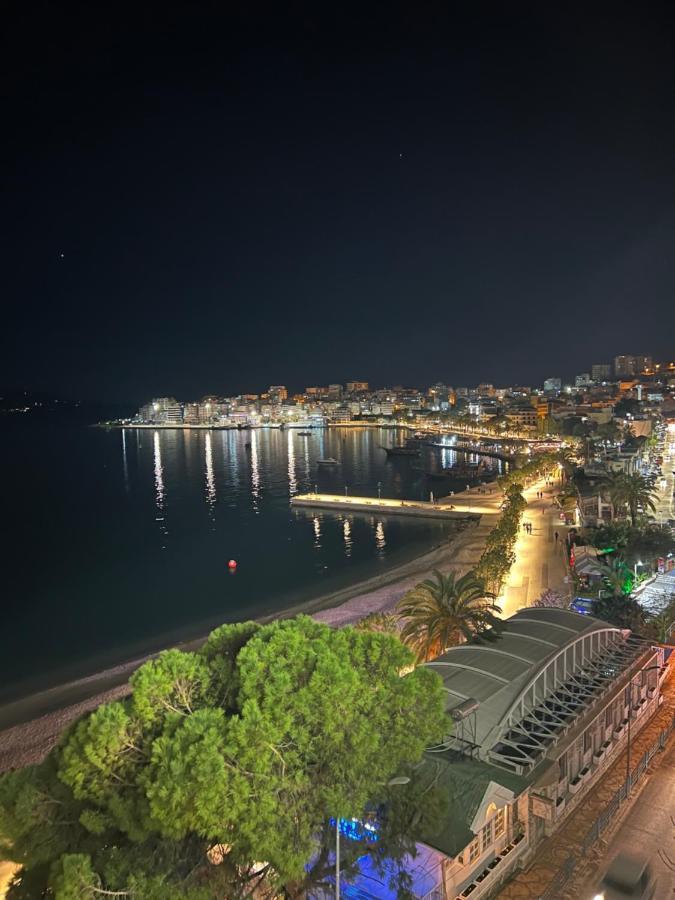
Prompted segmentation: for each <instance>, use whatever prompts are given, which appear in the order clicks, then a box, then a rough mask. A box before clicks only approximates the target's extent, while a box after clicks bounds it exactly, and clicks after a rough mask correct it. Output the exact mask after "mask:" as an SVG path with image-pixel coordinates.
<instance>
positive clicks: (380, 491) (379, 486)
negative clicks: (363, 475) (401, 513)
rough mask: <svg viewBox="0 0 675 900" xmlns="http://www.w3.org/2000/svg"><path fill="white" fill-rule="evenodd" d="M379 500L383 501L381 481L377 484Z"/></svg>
mask: <svg viewBox="0 0 675 900" xmlns="http://www.w3.org/2000/svg"><path fill="white" fill-rule="evenodd" d="M377 499H378V500H381V499H382V482H381V481H378V482H377Z"/></svg>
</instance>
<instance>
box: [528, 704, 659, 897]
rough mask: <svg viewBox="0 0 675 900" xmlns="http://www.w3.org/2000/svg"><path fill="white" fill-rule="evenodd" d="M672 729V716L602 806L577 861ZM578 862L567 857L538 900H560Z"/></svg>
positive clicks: (600, 832) (571, 857) (616, 809)
mask: <svg viewBox="0 0 675 900" xmlns="http://www.w3.org/2000/svg"><path fill="white" fill-rule="evenodd" d="M674 729H675V715H674V716H673V718H672V719H671V721H670V723H669V724H668V725H667V726H666V727H665V728H664V729H663V730H662V731H661V733H660V734H659V736H658V737H657V739H656V740H655V741H654V743H653V744H652V745H651V747H649V749H648V750H645V752H644V753H643V754H642V756H641V757H640V761H639V762H638V764H637V765H636V766H635V768H634V769H633V771H632V772H631V773H630V776H629V778H627V779H626V780H625V781H624V782H623V784H622V785H620V787H619V788H618V789H617V790H616V791H615V793H614V796H613V797H612V799H611V800H610V801H609V803H608V804H607V806H605V808H604V809H603V810H602V812H601V813H600V815H599V816H598V817H597V819H596V820H595V822H594V823H593V824H592V825H591V827H590V828H589V829H588V831H587V832H586V836H585V838H584V841H583V844H582V846H581V854H580V856H581V858H583V857H585V856H586V854H587V853H588V851H589V850H590V849H591V847H592V846H593V845H594V844H595V843H596V841H597V840H598V839H599V838H600V835H601V834H602V833H603V831H604V830H605V829H606V828H607V826H608V825H609V823H610V822H611V821H612V819H613V818H614V817H615V816H616V814H617V813H618V811H619V810H620V809H621V804H622V803H623V802H624V801H625V800H627V799H628V797H629V796H630V788H632V787H633V785H635V784H637V783H638V781H639V780H640V778H641V777H642V776H643V775H644V773H645V772H646V771H647V766H648V765H649V763H650V762H651V761H652V759H653V758H654V757H655V756H656V754H657V753H660V752H661V751H662V750H664V749H665V746H666V742H667V741H668V738H669V737H670V735H671V734H672V733H673V730H674ZM579 862H580V858H579V855H577V854H570V855H569V856H568V857H567V859H566V860H565V862H564V863H563V864H562V866H561V867H560V869H558V871H557V872H556V874H555V877H554V878H553V881H552V882H551V884H550V885H549V886H548V888H547V889H546V891H545V892H544V893H543V894H541V895H540V897H539V900H560V897H561V896H562V890H563V889H564V887H565V885H566V884H567V883H568V881H569V880H570V878H571V876H572V873H573V872H574V870H575V869H576V867H577V865H578V864H579Z"/></svg>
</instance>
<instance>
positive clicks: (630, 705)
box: [626, 665, 661, 796]
mask: <svg viewBox="0 0 675 900" xmlns="http://www.w3.org/2000/svg"><path fill="white" fill-rule="evenodd" d="M655 669H656V670H660V669H661V666H659V665H656V666H648V667H647V668H646V669H641V670H640V672H639V673H637V674H639V675H640V676H642V674H643V672H653V671H654V670H655ZM634 679H635V675H632V676H631V679H630V681H629V683H628V687H629V690H630V697H629V700H628V742H627V745H626V796H628V794H630V789H631V783H630V722H631V719H632V718H633V684H634ZM658 680H659V679H658V675H657V676H656V683H657V687H658Z"/></svg>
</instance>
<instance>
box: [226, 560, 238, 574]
mask: <svg viewBox="0 0 675 900" xmlns="http://www.w3.org/2000/svg"><path fill="white" fill-rule="evenodd" d="M227 568H228V569H230V570H231V571H233V570H234V569H236V568H237V560H236V559H231V560H230V561H229V562H228V564H227Z"/></svg>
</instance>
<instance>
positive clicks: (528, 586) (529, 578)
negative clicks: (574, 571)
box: [498, 481, 569, 618]
mask: <svg viewBox="0 0 675 900" xmlns="http://www.w3.org/2000/svg"><path fill="white" fill-rule="evenodd" d="M542 489H543V491H544V498H543V499H538V498H537V492H538V491H541V490H542ZM556 489H557V488H554V487H549V488H546V487H544V483H543V482H542V481H540V482H537V483H536V484H534V485H532V487H530V488H527V489H526V490H525V491H524V492H523V493H524V496H525V499H526V500H527V501H528V506H527V509H526V510H525V512H524V513H523V518H522V524H521V530H520V533H519V535H518V540H517V541H516V546H515V555H516V561H515V562H514V564H513V566H512V567H511V571H510V572H509V575H508V577H507V579H506V584H505V586H504V588H503V589H502V594H501V596H500V598H499V601H498V603H499V605H500V606H501V608H502V615H503V616H504V617H505V618H506V617H508V616H511V615H513V614H514V613H515V612H516V611H517V610H519V609H520V608H521V607H523V606H529V605H531V604H532V603H533V602H534V600H536V599H537V598H538V597H539V596H540V595H541V594H542V592H543V591H545V590H546V589H547V588H551V589H552V590H555V591H558V592H559V593H561V594H563V595H564V594H565V593H566V592H567V591H568V590H569V589H568V586H567V585H566V584H565V581H564V578H565V574H566V570H565V556H564V549H563V548H564V543H565V541H564V538H565V535H566V534H567V528H566V527H565V526H564V525H563V524H562V523H561V522H560V519H559V517H558V514H559V510H558V507H557V506H555V507H554V506H553V505H552V497H553V496H554V494H555V491H556ZM528 522H529V523H531V525H532V534H528V533H527V532H526V531H525V530H524V528H523V527H522V526H523V524H527V523H528ZM556 531H557V532H558V536H559V537H558V541H557V542H556V540H555V532H556Z"/></svg>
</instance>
